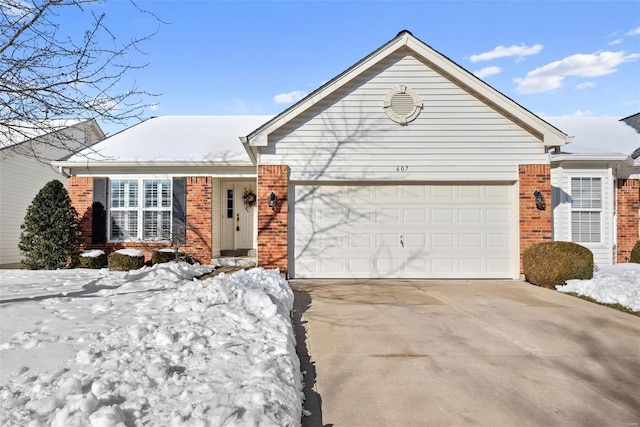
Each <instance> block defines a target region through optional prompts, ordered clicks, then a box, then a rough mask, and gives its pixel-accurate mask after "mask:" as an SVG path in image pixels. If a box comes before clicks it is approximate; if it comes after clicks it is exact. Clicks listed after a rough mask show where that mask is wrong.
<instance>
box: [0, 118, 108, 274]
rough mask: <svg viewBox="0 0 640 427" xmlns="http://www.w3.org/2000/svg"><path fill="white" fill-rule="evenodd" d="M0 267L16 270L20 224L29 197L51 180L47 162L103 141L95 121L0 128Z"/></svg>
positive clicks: (54, 172)
mask: <svg viewBox="0 0 640 427" xmlns="http://www.w3.org/2000/svg"><path fill="white" fill-rule="evenodd" d="M0 126H1V127H2V130H1V131H0V236H1V237H0V267H2V268H6V267H19V266H20V262H21V259H22V255H21V253H20V251H19V249H18V243H19V242H20V231H21V229H20V225H21V224H22V223H23V222H24V216H25V215H26V213H27V208H28V207H29V205H30V204H31V202H32V201H33V198H34V197H35V196H36V194H38V192H39V191H40V190H41V189H42V187H44V185H45V184H46V183H47V182H49V181H51V180H54V179H58V180H60V181H62V182H63V183H66V179H62V177H61V176H60V173H59V172H58V171H57V170H56V169H54V168H53V167H52V166H51V164H50V161H51V160H55V159H60V158H61V157H64V156H69V155H70V154H73V153H74V152H75V151H78V150H79V149H81V148H84V147H89V146H91V145H92V144H94V143H96V142H98V141H100V140H102V139H104V137H105V135H104V133H103V132H102V130H101V129H100V126H99V125H98V123H97V122H96V121H95V120H47V121H46V123H41V124H39V125H38V126H34V124H33V122H31V123H27V122H14V123H11V125H10V126H7V125H6V124H3V125H0Z"/></svg>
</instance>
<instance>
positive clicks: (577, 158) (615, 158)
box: [550, 153, 629, 164]
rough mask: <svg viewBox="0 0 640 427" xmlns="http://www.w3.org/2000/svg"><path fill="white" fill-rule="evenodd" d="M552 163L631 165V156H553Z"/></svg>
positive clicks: (564, 154)
mask: <svg viewBox="0 0 640 427" xmlns="http://www.w3.org/2000/svg"><path fill="white" fill-rule="evenodd" d="M550 160H551V163H560V162H620V163H625V164H629V156H625V155H624V154H566V153H562V154H552V155H551V156H550Z"/></svg>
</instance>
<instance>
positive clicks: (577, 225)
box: [571, 177, 602, 243]
mask: <svg viewBox="0 0 640 427" xmlns="http://www.w3.org/2000/svg"><path fill="white" fill-rule="evenodd" d="M601 216H602V178H592V177H573V178H571V241H573V242H576V243H600V242H601V240H602V237H601V234H602V233H601V228H602V224H601Z"/></svg>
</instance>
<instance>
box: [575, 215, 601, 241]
mask: <svg viewBox="0 0 640 427" xmlns="http://www.w3.org/2000/svg"><path fill="white" fill-rule="evenodd" d="M600 239H601V236H600V212H572V213H571V240H572V241H573V242H577V243H599V242H600Z"/></svg>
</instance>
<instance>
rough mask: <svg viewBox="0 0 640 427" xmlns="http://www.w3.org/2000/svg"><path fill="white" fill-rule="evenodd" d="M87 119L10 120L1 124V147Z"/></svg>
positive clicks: (19, 142)
mask: <svg viewBox="0 0 640 427" xmlns="http://www.w3.org/2000/svg"><path fill="white" fill-rule="evenodd" d="M84 121H86V119H45V120H32V121H27V120H8V121H5V122H3V123H2V124H0V127H1V129H0V149H4V148H8V147H11V146H12V145H17V144H21V143H23V142H25V141H29V140H32V139H34V138H37V137H40V136H43V135H46V134H49V133H51V132H57V131H60V130H63V129H65V128H68V127H71V126H75V125H77V124H79V123H82V122H84Z"/></svg>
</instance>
